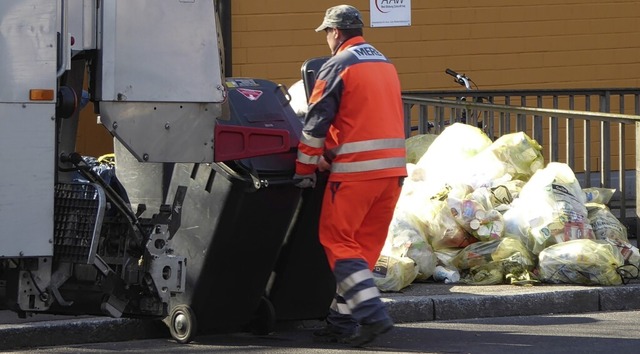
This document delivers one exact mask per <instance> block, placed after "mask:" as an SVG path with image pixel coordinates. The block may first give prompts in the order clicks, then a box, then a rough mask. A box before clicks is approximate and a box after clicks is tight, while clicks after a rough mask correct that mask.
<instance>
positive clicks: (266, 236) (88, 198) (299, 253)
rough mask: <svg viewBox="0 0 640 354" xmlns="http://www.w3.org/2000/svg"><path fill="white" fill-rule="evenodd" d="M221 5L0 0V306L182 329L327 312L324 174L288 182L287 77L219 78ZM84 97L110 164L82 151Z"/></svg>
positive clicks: (292, 137) (291, 161)
mask: <svg viewBox="0 0 640 354" xmlns="http://www.w3.org/2000/svg"><path fill="white" fill-rule="evenodd" d="M216 13H217V12H216V2H214V1H213V0H209V1H202V0H191V1H182V0H181V1H177V0H131V1H116V0H94V1H90V0H38V1H31V0H29V1H25V0H7V1H2V2H0V83H1V84H0V151H1V152H0V164H1V166H2V172H1V173H0V308H7V309H10V310H13V311H15V312H16V313H17V314H18V315H19V316H30V315H34V314H39V313H53V314H66V315H101V316H113V317H136V318H153V319H158V320H164V321H165V323H166V324H167V326H168V327H169V330H170V333H171V335H172V336H173V337H174V338H175V339H176V340H177V341H178V342H181V343H186V342H189V341H191V340H192V339H193V338H194V336H195V335H196V334H197V333H199V332H202V331H238V330H240V331H252V332H255V333H260V334H264V333H269V332H271V331H273V329H274V326H275V323H276V321H278V320H288V319H313V318H321V317H323V316H324V314H325V311H326V309H327V308H328V306H329V304H330V302H331V300H332V297H333V292H334V291H335V282H334V279H333V275H332V274H331V272H330V269H329V267H328V264H327V262H326V259H325V256H324V253H323V250H322V248H321V246H320V244H319V242H318V241H317V222H318V221H317V220H318V215H319V205H320V200H321V198H322V192H323V188H322V178H320V180H321V181H320V186H319V187H318V188H315V189H314V190H305V191H302V190H300V189H298V188H296V187H295V186H294V185H293V181H292V180H291V176H293V172H294V168H295V155H296V148H297V143H298V138H299V136H300V133H301V129H302V125H301V122H300V120H299V118H298V117H297V116H296V115H295V113H294V112H293V110H292V108H291V107H290V104H289V101H290V99H291V98H290V96H289V94H288V92H287V89H286V88H285V87H283V86H282V85H278V84H276V83H273V82H270V81H267V80H261V79H256V78H233V77H230V78H226V77H224V76H223V73H222V67H221V66H222V65H221V59H222V58H221V53H222V45H221V40H220V38H221V36H220V23H219V21H218V16H217V14H216ZM85 78H88V79H87V80H86V81H85ZM83 90H84V91H85V95H83ZM83 96H88V97H89V98H90V100H91V101H92V102H93V103H94V107H95V111H96V113H97V114H98V115H99V123H101V124H102V125H103V126H104V127H105V128H106V129H107V130H108V131H109V132H110V133H111V135H112V136H113V137H114V155H115V167H113V165H105V164H103V163H99V162H96V161H95V160H91V159H88V158H87V157H84V156H82V155H81V154H79V153H78V152H76V148H75V142H76V135H77V130H78V119H79V118H78V117H79V110H80V109H81V108H82V104H81V102H82V98H83Z"/></svg>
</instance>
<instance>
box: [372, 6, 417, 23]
mask: <svg viewBox="0 0 640 354" xmlns="http://www.w3.org/2000/svg"><path fill="white" fill-rule="evenodd" d="M369 10H370V14H371V27H398V26H411V0H370V6H369Z"/></svg>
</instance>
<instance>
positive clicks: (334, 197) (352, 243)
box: [319, 177, 404, 270]
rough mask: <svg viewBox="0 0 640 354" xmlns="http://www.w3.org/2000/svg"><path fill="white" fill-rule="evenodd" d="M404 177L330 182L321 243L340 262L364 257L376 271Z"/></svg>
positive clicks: (330, 258) (329, 256) (332, 263)
mask: <svg viewBox="0 0 640 354" xmlns="http://www.w3.org/2000/svg"><path fill="white" fill-rule="evenodd" d="M403 179H404V178H403V177H387V178H380V179H373V180H368V181H354V182H331V181H330V182H329V183H327V187H326V190H325V193H324V198H323V200H322V210H321V212H320V229H319V236H320V243H321V244H322V246H323V247H324V250H325V253H326V254H327V260H328V261H329V265H330V266H331V269H332V270H333V269H334V268H335V264H336V261H338V260H343V259H364V260H365V261H366V262H367V264H368V265H369V270H373V267H374V266H375V264H376V262H377V261H378V257H379V256H380V251H382V247H383V246H384V243H385V241H386V238H387V232H388V230H389V224H390V223H391V219H392V217H393V211H394V209H395V206H396V203H397V201H398V198H399V197H400V191H401V189H402V181H403Z"/></svg>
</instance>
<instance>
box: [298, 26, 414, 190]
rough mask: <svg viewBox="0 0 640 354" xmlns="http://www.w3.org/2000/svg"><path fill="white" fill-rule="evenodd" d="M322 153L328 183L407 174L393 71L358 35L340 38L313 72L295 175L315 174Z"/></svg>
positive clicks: (382, 56) (397, 80) (400, 99)
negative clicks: (330, 54) (327, 164)
mask: <svg viewBox="0 0 640 354" xmlns="http://www.w3.org/2000/svg"><path fill="white" fill-rule="evenodd" d="M323 155H324V156H325V158H327V159H328V160H330V162H331V175H330V177H329V180H330V181H361V180H370V179H377V178H383V177H396V176H406V175H407V171H406V159H405V157H406V151H405V136H404V118H403V106H402V97H401V89H400V80H399V79H398V73H397V72H396V69H395V67H394V66H393V64H391V62H390V61H389V60H388V59H387V58H386V57H385V56H384V55H383V54H382V53H380V52H379V51H378V50H376V49H375V48H374V47H373V46H371V45H370V44H368V43H366V42H365V41H364V38H363V37H361V36H358V37H353V38H351V39H349V40H347V41H345V43H343V44H342V45H341V46H340V48H339V50H338V51H337V53H336V54H335V55H334V56H333V57H331V58H330V59H329V60H328V61H327V62H326V63H325V64H324V65H323V66H322V68H321V69H320V70H319V71H318V74H317V78H316V83H315V86H314V88H313V92H312V94H311V97H310V99H309V112H308V113H307V115H306V118H305V124H304V128H303V130H302V137H301V139H300V144H299V146H298V159H297V161H296V174H299V175H307V174H311V173H314V172H315V170H316V165H317V163H318V161H319V160H320V157H321V156H323Z"/></svg>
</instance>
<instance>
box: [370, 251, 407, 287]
mask: <svg viewBox="0 0 640 354" xmlns="http://www.w3.org/2000/svg"><path fill="white" fill-rule="evenodd" d="M417 275H418V267H416V263H415V262H414V261H413V260H412V259H411V258H409V257H394V256H380V258H378V261H377V262H376V265H375V267H374V268H373V281H374V283H375V284H376V286H377V287H378V289H380V291H400V290H402V289H404V288H405V287H407V286H409V285H410V284H411V283H412V282H413V281H414V280H415V279H416V276H417Z"/></svg>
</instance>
